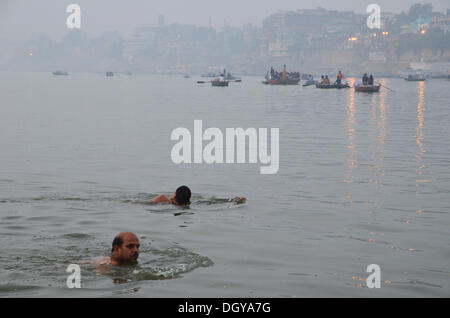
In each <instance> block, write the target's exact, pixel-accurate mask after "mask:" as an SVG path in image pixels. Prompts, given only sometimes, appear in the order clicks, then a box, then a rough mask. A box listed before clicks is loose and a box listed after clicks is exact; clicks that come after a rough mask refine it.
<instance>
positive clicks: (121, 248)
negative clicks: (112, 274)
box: [95, 232, 140, 266]
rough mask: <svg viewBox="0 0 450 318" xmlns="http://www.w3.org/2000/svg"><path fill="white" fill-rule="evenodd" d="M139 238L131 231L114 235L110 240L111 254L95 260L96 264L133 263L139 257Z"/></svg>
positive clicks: (117, 264)
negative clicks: (111, 240)
mask: <svg viewBox="0 0 450 318" xmlns="http://www.w3.org/2000/svg"><path fill="white" fill-rule="evenodd" d="M139 247H140V244H139V239H138V237H137V236H136V235H135V234H134V233H131V232H122V233H119V234H117V235H116V237H115V238H114V240H113V242H112V250H111V255H110V256H107V257H104V258H102V259H101V260H99V261H96V262H95V264H96V265H112V266H124V265H135V264H137V259H138V257H139Z"/></svg>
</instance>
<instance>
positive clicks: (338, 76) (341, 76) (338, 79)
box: [336, 71, 344, 85]
mask: <svg viewBox="0 0 450 318" xmlns="http://www.w3.org/2000/svg"><path fill="white" fill-rule="evenodd" d="M343 77H344V75H342V72H341V71H339V73H338V75H337V79H336V83H337V84H339V85H341V83H342V78H343Z"/></svg>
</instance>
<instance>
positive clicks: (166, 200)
mask: <svg viewBox="0 0 450 318" xmlns="http://www.w3.org/2000/svg"><path fill="white" fill-rule="evenodd" d="M150 203H170V200H169V198H168V197H166V196H165V195H164V194H160V195H158V196H157V197H156V198H154V199H152V200H151V201H150Z"/></svg>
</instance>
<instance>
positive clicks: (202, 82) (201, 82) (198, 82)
mask: <svg viewBox="0 0 450 318" xmlns="http://www.w3.org/2000/svg"><path fill="white" fill-rule="evenodd" d="M206 83H211V82H204V81H197V84H206Z"/></svg>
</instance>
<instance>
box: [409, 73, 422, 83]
mask: <svg viewBox="0 0 450 318" xmlns="http://www.w3.org/2000/svg"><path fill="white" fill-rule="evenodd" d="M405 81H408V82H423V81H426V78H425V76H424V75H422V74H409V75H408V77H405Z"/></svg>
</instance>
